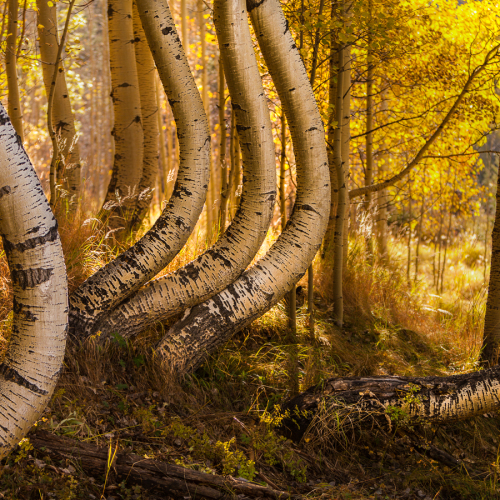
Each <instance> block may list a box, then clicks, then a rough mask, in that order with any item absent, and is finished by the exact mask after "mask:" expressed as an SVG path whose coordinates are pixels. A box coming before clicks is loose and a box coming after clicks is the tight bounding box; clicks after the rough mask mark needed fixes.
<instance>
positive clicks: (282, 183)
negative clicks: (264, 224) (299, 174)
mask: <svg viewBox="0 0 500 500" xmlns="http://www.w3.org/2000/svg"><path fill="white" fill-rule="evenodd" d="M279 181H280V217H281V232H283V231H284V230H285V227H286V223H287V216H286V118H285V110H284V109H283V107H282V108H281V154H280V179H279Z"/></svg>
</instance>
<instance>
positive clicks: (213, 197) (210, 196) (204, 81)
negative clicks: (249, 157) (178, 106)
mask: <svg viewBox="0 0 500 500" xmlns="http://www.w3.org/2000/svg"><path fill="white" fill-rule="evenodd" d="M183 1H184V2H185V0H183ZM196 7H197V11H198V12H197V14H198V15H197V18H198V25H199V29H200V45H201V61H200V63H201V85H202V88H201V98H202V99H203V106H205V113H206V114H207V117H208V121H209V128H210V105H209V97H208V68H207V40H206V36H205V32H206V29H205V14H204V10H205V4H204V2H203V0H197V4H196ZM182 20H183V23H184V24H183V27H184V26H185V22H187V18H184V16H183V18H182ZM183 29H184V28H183ZM183 33H184V32H183ZM187 36H188V35H187V34H186V39H187ZM183 40H184V35H183ZM217 180H218V179H217V176H216V175H215V168H214V163H213V159H212V156H211V155H210V182H209V185H208V192H207V204H206V205H207V230H206V234H207V241H211V239H212V231H213V229H214V226H215V225H217V220H216V217H215V214H216V213H217V208H216V204H217V196H218V195H217V192H218V190H217ZM222 231H223V229H222Z"/></svg>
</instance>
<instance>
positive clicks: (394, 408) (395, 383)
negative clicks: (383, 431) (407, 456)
mask: <svg viewBox="0 0 500 500" xmlns="http://www.w3.org/2000/svg"><path fill="white" fill-rule="evenodd" d="M499 396H500V367H499V366H496V367H495V368H493V369H490V370H483V371H479V372H475V373H466V374H463V375H453V376H449V377H415V378H413V377H372V378H368V377H366V378H364V377H346V378H333V379H330V380H327V381H326V382H323V383H322V384H321V385H320V386H315V387H311V388H310V389H308V390H307V391H305V392H303V393H302V394H299V395H298V396H296V397H295V398H293V399H291V400H290V401H287V402H286V403H285V404H284V405H283V406H282V408H281V411H282V413H284V414H286V413H287V414H288V417H287V418H285V419H284V420H283V424H282V430H283V431H284V433H285V434H287V435H288V436H290V437H292V438H293V439H294V440H299V439H301V438H302V436H303V435H304V433H305V432H306V431H308V430H309V431H312V432H315V433H320V434H328V433H331V432H342V428H341V427H339V422H345V424H344V425H346V426H347V425H349V426H360V427H367V426H368V427H370V426H372V425H373V424H374V423H375V422H378V423H379V424H381V425H386V426H389V427H390V426H392V425H393V424H394V425H414V424H419V423H426V424H429V423H440V422H449V421H453V420H463V419H466V418H471V417H474V416H476V415H482V414H484V413H488V412H495V411H498V410H499V409H500V399H499ZM344 417H345V420H344ZM341 425H342V424H341Z"/></svg>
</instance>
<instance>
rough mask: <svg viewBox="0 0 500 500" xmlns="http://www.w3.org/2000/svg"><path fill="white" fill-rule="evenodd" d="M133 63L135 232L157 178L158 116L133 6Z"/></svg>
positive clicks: (149, 60) (151, 70)
mask: <svg viewBox="0 0 500 500" xmlns="http://www.w3.org/2000/svg"><path fill="white" fill-rule="evenodd" d="M133 24H134V46H135V62H136V65H137V77H138V80H139V94H140V101H141V115H142V129H143V133H144V149H143V159H142V177H141V181H140V183H139V189H138V198H137V204H136V207H135V212H134V215H133V216H132V218H131V220H130V223H129V229H132V230H137V229H138V228H139V226H140V225H141V223H142V220H143V219H144V216H145V215H146V212H147V210H148V209H149V206H150V204H151V200H152V198H153V189H154V187H155V183H156V178H157V177H158V156H159V151H158V146H159V144H158V134H159V129H158V118H157V117H158V116H159V108H158V103H157V100H156V83H155V81H156V69H155V62H154V60H153V56H152V54H151V50H150V49H149V46H148V42H147V40H146V35H145V33H144V30H143V29H142V24H141V19H140V17H139V13H138V11H137V6H136V4H135V3H134V6H133Z"/></svg>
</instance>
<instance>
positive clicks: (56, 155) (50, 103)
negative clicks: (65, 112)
mask: <svg viewBox="0 0 500 500" xmlns="http://www.w3.org/2000/svg"><path fill="white" fill-rule="evenodd" d="M75 1H76V0H70V2H69V5H68V12H67V14H66V22H65V23H64V30H63V33H62V36H61V41H60V43H59V45H58V47H57V54H56V57H55V60H54V67H53V69H52V77H51V79H50V86H49V89H50V90H49V95H48V97H47V128H48V129H49V136H50V139H51V141H52V160H51V162H50V207H51V208H52V209H53V210H54V208H55V206H56V201H57V198H56V194H57V191H56V170H58V165H64V159H63V158H62V157H61V152H60V147H59V141H58V138H57V136H56V132H55V130H54V127H53V123H52V109H53V107H54V96H55V89H56V85H57V80H58V76H59V64H60V63H61V61H62V53H63V49H64V46H65V43H66V36H67V34H68V29H69V21H70V18H71V11H72V10H73V7H74V5H75ZM72 200H73V202H75V198H74V197H72Z"/></svg>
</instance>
